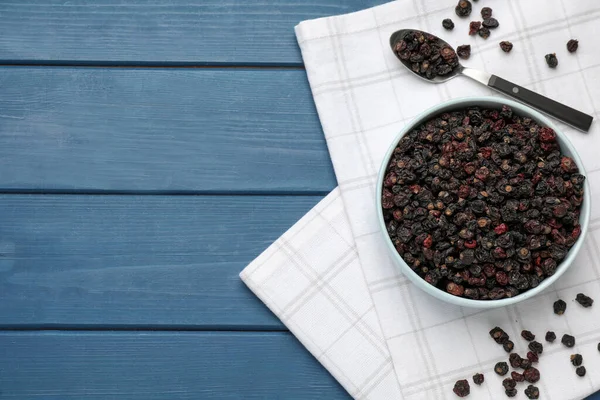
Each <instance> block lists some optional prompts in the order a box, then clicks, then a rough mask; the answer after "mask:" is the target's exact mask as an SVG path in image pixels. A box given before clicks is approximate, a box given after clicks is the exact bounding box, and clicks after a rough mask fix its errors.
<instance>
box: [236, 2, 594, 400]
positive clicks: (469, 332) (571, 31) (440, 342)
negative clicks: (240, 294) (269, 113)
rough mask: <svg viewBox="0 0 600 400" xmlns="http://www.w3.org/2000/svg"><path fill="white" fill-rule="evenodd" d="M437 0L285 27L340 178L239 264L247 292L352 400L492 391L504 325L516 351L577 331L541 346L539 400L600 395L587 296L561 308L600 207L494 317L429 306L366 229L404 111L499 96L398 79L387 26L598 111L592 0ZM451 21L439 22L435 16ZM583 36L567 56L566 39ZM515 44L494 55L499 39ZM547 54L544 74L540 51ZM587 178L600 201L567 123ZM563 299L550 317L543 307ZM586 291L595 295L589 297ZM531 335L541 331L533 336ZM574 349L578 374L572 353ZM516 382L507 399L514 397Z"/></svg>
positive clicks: (574, 285)
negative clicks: (468, 52)
mask: <svg viewBox="0 0 600 400" xmlns="http://www.w3.org/2000/svg"><path fill="white" fill-rule="evenodd" d="M453 3H454V2H453V1H449V0H399V1H395V2H392V3H388V4H384V5H381V6H378V7H375V8H371V9H367V10H364V11H360V12H356V13H352V14H347V15H341V16H336V17H330V18H322V19H317V20H310V21H304V22H302V23H300V24H299V25H298V26H297V27H296V35H297V38H298V43H299V44H300V48H301V50H302V56H303V59H304V62H305V65H306V71H307V74H308V78H309V81H310V86H311V89H312V94H313V96H314V100H315V104H316V106H317V110H318V113H319V117H320V120H321V123H322V126H323V130H324V132H325V136H326V138H327V144H328V147H329V152H330V154H331V158H332V161H333V165H334V168H335V172H336V176H337V180H338V183H339V187H338V188H336V189H335V190H334V191H333V192H332V193H331V194H329V195H328V196H327V197H326V198H325V199H323V200H322V201H321V202H320V203H319V204H318V205H317V206H315V207H314V208H313V209H312V210H311V211H310V212H309V213H308V214H307V215H306V216H305V217H303V218H302V219H301V220H300V221H299V222H298V223H297V224H295V225H294V226H293V227H292V228H291V229H290V230H289V231H288V232H286V233H285V234H284V235H283V236H282V237H281V238H280V239H278V240H277V241H276V242H275V243H274V244H273V245H272V246H270V247H269V248H268V249H267V250H266V251H265V252H264V253H263V254H261V255H260V256H259V257H258V258H257V259H256V260H255V261H254V262H252V264H250V265H249V266H248V267H247V268H246V269H245V270H244V271H243V272H242V273H241V277H242V279H243V280H244V282H245V283H246V284H247V285H248V286H249V287H250V289H251V290H252V291H253V292H254V293H255V294H256V295H257V296H258V297H259V298H260V299H261V300H262V301H264V302H265V304H267V306H268V307H269V308H270V309H271V310H272V311H273V312H274V313H275V314H276V315H277V316H278V317H279V318H281V320H282V321H283V322H284V323H285V324H286V326H287V327H288V328H289V329H290V331H291V332H292V333H293V334H294V335H295V336H296V337H297V338H298V339H299V340H300V341H301V342H302V343H303V344H304V346H306V348H307V349H308V350H309V351H310V352H311V353H312V354H313V355H314V356H315V357H316V358H317V359H318V360H319V361H320V362H321V363H322V364H323V365H324V366H325V367H326V368H327V369H328V370H329V371H330V372H331V373H332V374H333V376H334V377H335V378H336V379H337V380H338V381H339V382H340V383H341V384H342V385H343V386H344V388H345V389H346V390H347V391H348V392H349V393H350V395H351V396H352V397H354V398H355V399H438V398H439V399H445V398H448V399H452V398H455V396H454V394H453V393H452V387H453V384H454V382H455V381H456V380H457V379H461V378H469V379H470V377H471V376H472V375H473V374H474V373H476V372H479V371H482V372H484V373H485V375H486V382H485V384H484V385H482V386H481V387H474V386H475V385H471V386H472V389H471V398H475V399H494V398H502V397H503V396H504V393H503V392H502V388H501V378H500V377H499V376H497V375H496V374H494V373H493V372H492V367H493V365H494V364H495V363H496V362H497V361H500V360H505V359H506V358H507V357H506V356H507V354H506V353H505V352H504V350H503V349H502V348H501V347H500V346H498V345H496V344H495V343H494V342H493V341H492V340H491V339H490V338H489V335H488V331H489V330H490V328H492V327H494V326H496V325H498V326H501V327H503V328H504V329H505V330H506V331H507V332H508V333H509V335H511V337H512V338H513V339H514V342H515V349H516V351H517V352H519V353H521V354H522V355H524V353H525V352H526V351H525V350H526V343H525V342H524V341H523V340H521V339H520V338H519V333H520V331H521V330H522V329H530V330H533V331H534V332H535V333H536V334H537V335H539V336H541V337H542V338H543V336H544V333H545V332H546V330H554V331H555V332H556V333H557V335H558V336H559V338H560V337H561V336H562V334H563V333H570V334H572V335H574V336H576V338H577V345H576V347H575V348H573V349H566V348H564V346H562V345H561V344H560V343H558V341H557V342H555V344H552V345H546V346H545V350H544V353H543V362H541V363H540V365H539V369H540V371H541V375H542V379H541V380H540V382H539V384H538V386H539V387H540V391H541V396H542V398H544V399H560V400H562V399H580V398H583V397H585V396H587V395H589V394H591V393H593V392H595V391H597V390H600V354H599V353H598V350H597V349H596V346H597V344H598V342H599V341H600V305H599V306H594V307H592V308H591V309H583V308H582V307H580V306H578V305H576V304H574V303H572V299H574V297H575V295H576V293H578V292H584V293H588V294H591V295H592V296H594V295H597V294H598V293H600V207H597V206H594V207H593V210H592V223H591V232H589V235H588V236H587V239H586V244H585V246H584V248H583V250H582V251H581V253H580V255H579V257H578V259H577V260H576V262H575V263H574V265H573V266H572V268H571V270H570V271H569V272H568V273H567V274H565V275H564V276H563V277H562V278H561V279H560V280H559V281H558V283H557V284H556V285H555V286H554V287H553V288H551V289H548V290H547V291H546V292H544V293H543V294H542V295H539V296H537V297H536V298H534V299H531V300H530V301H527V302H525V303H522V304H519V305H517V306H513V307H508V308H502V309H497V310H492V311H481V310H473V309H463V308H459V307H455V306H450V305H448V304H445V303H442V302H440V301H438V300H436V299H433V298H431V297H430V296H428V295H426V294H425V293H422V292H421V291H420V290H418V289H416V288H415V287H414V286H413V285H412V284H410V282H409V281H407V279H406V278H405V277H404V276H402V275H401V274H400V273H399V271H398V270H397V269H396V268H395V267H394V265H393V263H392V261H391V260H390V258H389V257H388V255H387V253H386V251H387V249H386V248H384V244H383V241H382V240H381V237H380V232H378V225H377V218H376V207H375V200H374V199H375V186H376V176H377V171H378V169H379V166H380V164H381V162H382V159H383V156H384V152H385V150H386V149H387V147H388V146H389V145H390V144H391V141H392V140H393V138H394V137H395V136H396V135H397V133H398V132H399V131H400V130H401V129H402V127H403V126H404V125H405V124H406V123H407V122H408V121H410V120H411V119H412V118H413V117H414V116H416V115H417V114H419V113H421V112H422V111H424V110H425V109H427V108H429V107H431V106H433V105H436V104H438V103H440V102H442V101H445V100H448V99H453V98H458V97H464V96H476V95H496V93H494V92H492V91H490V90H488V89H487V88H485V87H484V86H482V85H480V84H477V83H475V82H472V81H470V80H468V79H467V78H457V79H454V80H452V81H450V82H448V83H446V84H443V85H434V84H430V83H427V82H424V81H421V80H420V79H418V78H416V77H414V76H411V72H409V71H407V70H405V69H404V67H402V66H401V65H400V64H399V61H398V60H397V59H396V58H395V56H394V55H393V54H392V52H391V51H390V49H389V45H388V41H389V36H390V34H391V33H392V32H394V31H395V30H398V29H403V28H417V29H422V30H426V31H429V32H432V33H433V34H437V35H440V36H441V37H443V38H446V39H447V40H448V41H449V42H450V43H451V44H452V45H454V46H458V45H460V44H466V43H468V44H471V46H472V48H473V52H472V56H471V58H470V59H469V60H468V61H465V62H464V64H465V65H467V66H471V67H474V68H480V69H484V70H486V71H488V72H490V73H494V74H496V75H499V76H501V77H503V78H505V79H508V80H511V81H514V82H516V83H519V84H521V85H523V86H526V87H528V88H530V89H533V90H535V91H537V92H539V93H542V94H544V95H547V96H549V97H552V98H555V99H557V100H559V101H562V102H564V103H567V104H568V105H571V106H573V107H575V108H578V109H580V110H582V111H584V112H587V113H589V114H593V115H594V116H595V117H596V119H598V117H600V114H599V113H598V111H599V110H600V97H598V93H600V53H599V52H598V51H597V50H598V43H597V37H599V36H600V24H599V23H598V22H599V20H600V4H599V3H598V2H597V0H577V1H569V0H526V1H524V0H481V1H479V2H477V3H473V5H474V7H473V13H472V14H471V17H470V18H467V19H460V18H458V17H457V16H456V15H455V14H454V4H453ZM483 6H490V7H492V8H493V9H494V17H496V18H497V19H498V20H499V21H500V27H499V28H498V29H496V30H494V31H492V35H491V37H490V38H489V39H488V40H487V41H486V40H483V39H482V38H480V37H478V36H471V37H469V36H467V30H468V29H467V26H468V22H469V21H470V20H477V19H480V18H479V15H478V14H479V11H480V9H481V7H483ZM448 17H450V18H452V19H453V20H454V21H455V23H456V27H455V29H454V30H453V31H451V32H449V31H445V30H443V28H442V26H441V21H442V19H444V18H448ZM571 38H576V39H579V40H580V47H579V50H578V51H577V53H575V54H569V53H567V51H566V42H567V41H568V40H569V39H571ZM501 40H510V41H511V42H513V43H514V49H513V50H512V52H511V53H509V54H506V53H503V52H502V51H501V50H500V48H499V46H498V42H500V41H501ZM553 52H556V53H557V56H558V59H559V66H558V68H556V69H550V68H548V67H547V66H546V64H545V61H544V55H545V54H547V53H553ZM559 126H560V127H561V128H562V129H563V130H564V132H566V133H567V134H568V136H569V138H570V139H571V141H572V142H573V144H574V145H575V146H576V148H577V149H578V151H579V153H580V155H581V157H582V159H583V160H584V164H585V167H586V169H587V171H588V179H589V180H590V183H591V186H592V192H593V193H592V197H595V198H598V196H600V158H599V157H598V156H597V153H598V150H599V149H600V125H599V122H598V121H596V122H595V123H594V125H593V127H592V129H591V131H590V132H589V133H587V134H584V133H581V132H578V131H575V130H574V129H571V128H569V127H567V126H565V125H562V124H559ZM558 297H560V298H563V299H565V300H567V301H568V305H569V308H568V312H567V313H566V314H565V315H564V316H562V317H558V316H556V315H554V314H553V313H552V311H551V310H552V303H553V302H554V301H555V300H556V299H557V298H558ZM597 300H598V299H597ZM542 342H543V340H542ZM573 352H578V353H581V354H583V356H584V365H585V366H586V367H587V369H588V371H589V372H588V374H587V376H586V377H585V378H578V377H577V376H575V373H574V368H573V366H572V365H571V364H570V362H569V355H570V354H571V353H573ZM524 387H525V386H524V385H523V384H521V385H520V387H519V395H518V398H525V397H524V394H523V388H524Z"/></svg>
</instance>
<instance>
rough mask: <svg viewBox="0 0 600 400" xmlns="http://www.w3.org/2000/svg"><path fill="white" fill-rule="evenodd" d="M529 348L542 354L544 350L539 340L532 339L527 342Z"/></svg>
mask: <svg viewBox="0 0 600 400" xmlns="http://www.w3.org/2000/svg"><path fill="white" fill-rule="evenodd" d="M529 350H531V351H533V352H534V353H536V354H542V352H543V351H544V346H543V345H542V344H541V343H540V342H538V341H536V340H534V341H533V342H531V343H529ZM532 361H533V360H532Z"/></svg>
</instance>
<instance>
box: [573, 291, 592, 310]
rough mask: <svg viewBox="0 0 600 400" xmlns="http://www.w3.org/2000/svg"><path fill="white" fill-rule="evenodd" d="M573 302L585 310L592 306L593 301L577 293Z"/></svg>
mask: <svg viewBox="0 0 600 400" xmlns="http://www.w3.org/2000/svg"><path fill="white" fill-rule="evenodd" d="M575 300H576V301H577V302H578V303H579V304H581V305H582V306H584V307H585V308H588V307H591V306H592V304H594V300H592V299H591V298H590V297H588V296H586V295H585V294H583V293H578V294H577V297H575Z"/></svg>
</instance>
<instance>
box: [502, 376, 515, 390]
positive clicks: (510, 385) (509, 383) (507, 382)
mask: <svg viewBox="0 0 600 400" xmlns="http://www.w3.org/2000/svg"><path fill="white" fill-rule="evenodd" d="M502 386H504V389H514V388H515V387H517V382H515V380H514V379H513V378H504V380H503V381H502Z"/></svg>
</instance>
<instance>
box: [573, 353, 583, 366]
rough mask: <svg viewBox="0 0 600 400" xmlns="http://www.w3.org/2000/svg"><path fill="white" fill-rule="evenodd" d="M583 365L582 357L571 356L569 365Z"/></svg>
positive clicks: (578, 355)
mask: <svg viewBox="0 0 600 400" xmlns="http://www.w3.org/2000/svg"><path fill="white" fill-rule="evenodd" d="M582 363H583V357H582V356H581V354H571V364H573V365H574V366H576V367H579V366H580V365H581V364H582Z"/></svg>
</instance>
